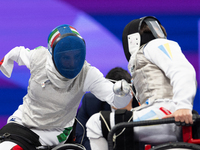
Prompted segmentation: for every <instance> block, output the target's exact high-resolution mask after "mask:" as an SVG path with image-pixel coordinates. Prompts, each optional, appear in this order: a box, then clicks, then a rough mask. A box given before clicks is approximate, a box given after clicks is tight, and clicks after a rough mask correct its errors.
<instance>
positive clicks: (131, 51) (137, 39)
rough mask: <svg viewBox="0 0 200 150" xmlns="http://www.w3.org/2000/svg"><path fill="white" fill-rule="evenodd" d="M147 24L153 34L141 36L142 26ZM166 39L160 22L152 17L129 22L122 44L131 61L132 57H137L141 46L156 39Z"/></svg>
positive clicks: (148, 33)
mask: <svg viewBox="0 0 200 150" xmlns="http://www.w3.org/2000/svg"><path fill="white" fill-rule="evenodd" d="M143 23H146V25H147V26H148V28H149V29H150V31H151V32H144V33H142V35H141V26H142V24H143ZM155 38H166V36H165V33H164V32H163V30H162V29H161V26H160V22H159V21H158V20H157V19H156V18H155V17H152V16H147V17H143V18H140V19H135V20H132V21H131V22H129V23H128V24H127V25H126V26H125V28H124V31H123V35H122V43H123V48H124V53H125V56H126V59H127V60H128V61H129V59H130V57H131V55H136V53H137V51H138V50H139V48H140V46H141V45H143V44H145V43H147V42H149V41H151V40H153V39H155Z"/></svg>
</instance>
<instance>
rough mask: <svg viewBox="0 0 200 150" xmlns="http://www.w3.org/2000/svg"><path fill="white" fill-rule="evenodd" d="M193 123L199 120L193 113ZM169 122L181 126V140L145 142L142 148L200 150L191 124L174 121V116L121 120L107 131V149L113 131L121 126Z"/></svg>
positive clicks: (109, 146) (110, 147)
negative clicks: (130, 120)
mask: <svg viewBox="0 0 200 150" xmlns="http://www.w3.org/2000/svg"><path fill="white" fill-rule="evenodd" d="M193 120H194V123H195V122H196V121H198V120H200V116H199V115H196V114H193ZM169 123H176V124H177V125H180V126H182V135H183V142H172V143H166V144H161V145H157V146H155V147H152V145H150V144H147V145H145V147H144V150H164V149H169V148H189V149H192V150H200V145H198V144H200V139H194V138H193V135H192V126H191V125H189V126H188V125H187V126H186V125H185V124H183V123H182V124H181V123H180V122H175V119H174V118H165V119H158V120H145V121H138V122H123V123H119V124H117V125H115V126H114V127H113V128H112V129H111V131H110V132H109V133H108V138H107V140H108V149H109V150H113V141H112V139H113V136H114V134H115V132H116V131H117V130H119V129H122V128H131V127H138V126H147V125H158V124H169Z"/></svg>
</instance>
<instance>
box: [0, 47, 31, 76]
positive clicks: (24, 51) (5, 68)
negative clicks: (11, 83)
mask: <svg viewBox="0 0 200 150" xmlns="http://www.w3.org/2000/svg"><path fill="white" fill-rule="evenodd" d="M31 54H32V52H31V51H30V49H28V48H24V47H23V46H20V47H15V48H13V49H12V50H11V51H10V52H8V53H7V54H6V55H5V57H4V59H3V62H2V65H1V66H0V70H1V71H2V73H3V74H4V75H5V76H7V77H8V78H9V77H10V76H11V73H12V70H13V66H14V61H15V62H17V63H18V65H19V66H21V65H26V67H27V68H30V57H31Z"/></svg>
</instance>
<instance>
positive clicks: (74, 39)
mask: <svg viewBox="0 0 200 150" xmlns="http://www.w3.org/2000/svg"><path fill="white" fill-rule="evenodd" d="M85 55H86V47H85V41H84V40H83V38H82V37H81V36H80V34H79V33H78V31H77V30H76V29H75V28H73V27H72V26H70V25H61V26H58V27H56V28H55V29H53V30H52V32H51V33H50V35H49V37H48V48H46V47H42V46H40V47H38V48H35V49H33V50H30V49H28V48H24V47H23V46H20V47H15V48H13V49H12V50H11V51H10V52H8V53H7V54H6V55H5V57H4V58H3V60H2V61H1V66H0V70H1V72H2V73H3V74H5V75H6V76H7V77H10V76H11V73H12V70H13V66H14V61H15V62H17V63H18V65H20V66H21V65H25V66H26V67H27V68H28V69H29V70H30V79H29V85H28V88H27V94H26V95H25V96H24V97H23V104H22V105H20V106H19V108H18V110H16V111H15V112H14V114H13V115H12V116H10V117H9V119H8V124H9V123H11V122H12V123H13V122H14V123H17V124H20V125H23V126H24V127H27V128H29V129H30V130H31V131H33V132H34V133H36V134H37V135H38V136H39V142H40V143H41V145H46V146H52V145H59V144H61V143H64V142H65V141H66V140H67V138H68V136H69V133H70V132H71V130H72V126H73V124H74V120H75V115H76V113H77V109H78V106H79V103H80V101H81V98H82V96H83V95H84V93H85V92H87V91H90V92H91V93H93V94H94V95H95V96H96V97H97V98H99V99H100V100H102V101H106V102H108V103H109V104H110V105H113V106H114V107H117V108H122V107H124V106H126V105H127V104H128V103H129V101H130V100H131V99H132V95H131V94H130V92H129V91H128V92H126V95H124V96H123V97H119V96H117V95H115V94H114V92H113V83H112V82H110V81H108V80H107V79H105V78H104V76H103V74H102V73H101V72H100V71H99V70H98V69H97V68H95V67H93V66H91V65H90V64H89V63H88V62H87V61H86V60H85ZM22 78H23V77H22ZM8 133H9V132H8ZM18 146H20V147H22V148H23V145H22V146H21V145H19V144H16V143H15V142H13V141H12V142H11V141H10V140H8V141H7V140H6V139H5V141H4V142H2V143H0V149H4V150H10V149H11V148H13V150H14V147H18ZM24 150H25V149H24Z"/></svg>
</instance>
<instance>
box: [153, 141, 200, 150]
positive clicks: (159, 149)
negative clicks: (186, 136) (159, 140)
mask: <svg viewBox="0 0 200 150" xmlns="http://www.w3.org/2000/svg"><path fill="white" fill-rule="evenodd" d="M177 148H178V149H181V150H200V146H199V145H197V144H191V143H185V142H174V143H167V144H162V145H158V146H155V147H153V148H151V149H150V150H168V149H170V150H173V149H174V150H175V149H176V150H177Z"/></svg>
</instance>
